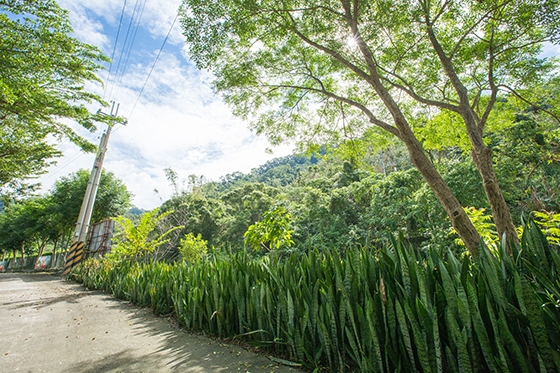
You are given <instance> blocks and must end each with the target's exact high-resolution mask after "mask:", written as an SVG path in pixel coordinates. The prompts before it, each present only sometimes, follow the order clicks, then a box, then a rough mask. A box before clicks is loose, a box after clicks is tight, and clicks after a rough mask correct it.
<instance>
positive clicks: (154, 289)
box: [72, 223, 560, 372]
mask: <svg viewBox="0 0 560 373" xmlns="http://www.w3.org/2000/svg"><path fill="white" fill-rule="evenodd" d="M496 250H497V251H496V252H495V253H494V254H492V253H491V252H490V251H488V250H487V249H481V251H480V257H479V258H476V259H473V258H470V257H468V256H457V255H455V254H453V253H451V252H448V251H445V252H437V251H431V252H428V253H422V252H418V251H416V250H414V249H412V248H409V247H407V245H406V244H404V242H403V241H402V240H398V239H396V240H393V241H392V244H391V246H390V247H386V248H383V249H381V250H378V251H374V250H371V249H356V250H349V251H346V252H344V254H343V255H341V254H339V253H338V252H337V251H335V250H331V251H323V252H318V251H312V252H310V253H309V254H307V255H304V256H302V257H296V256H292V257H290V258H289V259H286V260H282V261H275V262H270V261H267V260H262V259H261V260H254V259H251V258H250V257H249V256H248V255H247V254H245V253H238V254H235V255H231V256H230V257H228V258H227V259H225V260H215V259H208V260H203V261H200V262H196V263H177V264H171V265H170V264H165V263H149V264H137V263H134V262H122V263H120V264H118V265H115V264H110V263H108V262H106V261H95V260H90V261H87V262H85V263H84V264H83V265H82V266H80V267H78V268H77V269H76V270H74V272H73V274H72V276H73V277H74V278H75V279H76V280H78V281H80V282H83V283H84V284H85V285H86V286H87V287H89V288H96V289H103V290H105V291H108V292H111V293H112V294H114V295H115V296H116V297H118V298H124V299H127V300H130V301H131V302H134V303H137V304H139V305H141V306H151V307H152V308H153V311H154V312H155V313H156V314H165V313H170V312H174V313H175V314H176V316H177V318H178V320H179V322H180V323H181V324H182V325H183V326H185V327H186V328H187V329H190V330H199V331H205V332H207V333H210V334H213V335H216V336H221V337H229V338H240V339H243V340H245V341H246V342H248V343H252V344H255V345H258V346H263V347H264V346H266V348H268V349H270V350H272V351H273V352H274V353H276V354H278V355H279V356H283V357H285V358H286V359H289V360H291V361H297V362H300V363H303V364H304V366H307V367H309V368H313V367H320V368H328V369H330V370H331V371H336V372H343V371H361V372H557V371H560V304H559V300H560V280H559V278H560V277H559V276H558V271H559V270H560V256H559V254H558V248H557V247H553V246H550V245H549V244H548V243H547V241H546V239H545V238H544V237H543V235H542V233H541V232H540V230H539V229H538V228H537V227H536V226H535V225H534V224H532V223H530V224H529V225H528V226H527V227H526V229H525V232H524V235H523V237H522V244H521V247H520V248H514V249H513V255H512V256H511V257H510V256H508V255H506V254H505V247H504V245H502V246H501V247H499V248H497V249H496Z"/></svg>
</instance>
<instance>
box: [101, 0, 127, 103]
mask: <svg viewBox="0 0 560 373" xmlns="http://www.w3.org/2000/svg"><path fill="white" fill-rule="evenodd" d="M126 2H127V0H124V3H123V8H122V11H121V19H120V20H119V28H118V29H117V37H116V38H115V44H114V45H113V52H112V53H111V63H110V64H109V71H108V73H107V81H106V82H105V87H104V89H103V97H102V98H103V99H104V98H105V94H106V93H107V87H108V86H109V79H110V78H111V69H112V67H113V60H114V58H115V51H116V50H117V44H118V43H119V35H120V34H121V26H122V21H123V17H124V11H125V9H126Z"/></svg>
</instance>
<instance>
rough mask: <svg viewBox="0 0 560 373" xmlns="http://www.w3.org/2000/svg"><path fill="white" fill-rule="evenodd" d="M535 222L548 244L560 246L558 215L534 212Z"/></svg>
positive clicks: (559, 220)
mask: <svg viewBox="0 0 560 373" xmlns="http://www.w3.org/2000/svg"><path fill="white" fill-rule="evenodd" d="M533 214H534V215H535V217H536V218H537V220H535V222H536V223H537V224H538V225H539V226H540V227H541V229H542V230H543V232H544V234H545V236H546V239H547V240H548V242H550V243H552V244H556V245H560V214H554V213H547V212H539V211H534V212H533Z"/></svg>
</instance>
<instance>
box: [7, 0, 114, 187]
mask: <svg viewBox="0 0 560 373" xmlns="http://www.w3.org/2000/svg"><path fill="white" fill-rule="evenodd" d="M71 33H72V27H71V26H70V21H69V19H68V12H67V11H66V10H63V9H62V8H60V7H59V6H58V5H57V4H56V2H55V1H53V0H23V1H20V0H1V1H0V51H1V53H0V191H1V192H2V193H3V194H5V193H14V192H24V191H25V187H26V183H25V182H24V181H23V180H25V179H26V178H29V177H32V176H34V175H37V174H40V173H42V172H44V170H45V169H46V167H47V166H48V165H50V164H51V163H52V158H53V157H58V156H60V155H61V153H60V152H59V151H58V150H57V149H55V148H54V147H53V142H52V140H53V138H61V137H66V138H68V139H70V140H71V141H72V142H74V143H75V144H77V145H79V146H80V147H81V148H82V149H83V150H86V151H91V150H94V149H95V146H94V145H92V144H90V143H89V142H88V141H87V140H85V139H83V138H82V137H80V136H79V135H78V134H77V133H76V132H74V131H73V130H72V129H71V127H70V126H68V125H67V124H66V120H68V119H70V120H72V121H76V122H78V123H79V124H80V125H81V126H83V127H84V128H86V129H88V130H90V131H94V130H95V128H96V127H95V124H94V122H108V121H109V118H107V117H105V116H102V115H98V114H95V113H92V112H90V111H89V109H88V108H87V107H86V105H87V104H91V103H97V104H101V105H106V103H105V102H104V101H103V100H102V99H101V97H99V96H97V95H94V94H92V93H90V92H88V91H87V90H86V89H85V87H84V86H85V84H86V83H91V82H100V80H99V79H98V78H97V76H96V75H95V74H96V72H97V71H99V70H100V68H101V65H100V63H101V62H103V61H107V58H106V57H105V56H103V54H102V53H101V52H100V51H99V50H98V49H97V48H96V47H94V46H91V45H88V44H85V43H82V42H80V41H78V40H77V39H75V38H73V37H71V36H70V34H71ZM53 136H54V137H53Z"/></svg>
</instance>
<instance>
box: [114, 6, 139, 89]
mask: <svg viewBox="0 0 560 373" xmlns="http://www.w3.org/2000/svg"><path fill="white" fill-rule="evenodd" d="M139 1H140V0H136V3H134V10H133V11H132V16H131V17H130V22H129V23H128V28H127V30H126V35H125V38H124V42H123V47H122V50H121V53H120V55H119V62H118V63H117V71H116V72H115V77H114V79H113V85H112V86H111V93H110V94H109V98H110V99H112V98H113V97H114V96H113V91H114V89H115V85H116V84H115V83H116V81H117V79H118V76H119V71H120V67H121V62H122V59H123V55H124V53H125V51H126V47H127V46H128V44H127V42H128V36H129V35H130V30H131V29H132V25H133V24H134V17H135V16H136V9H137V8H138V3H139Z"/></svg>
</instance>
